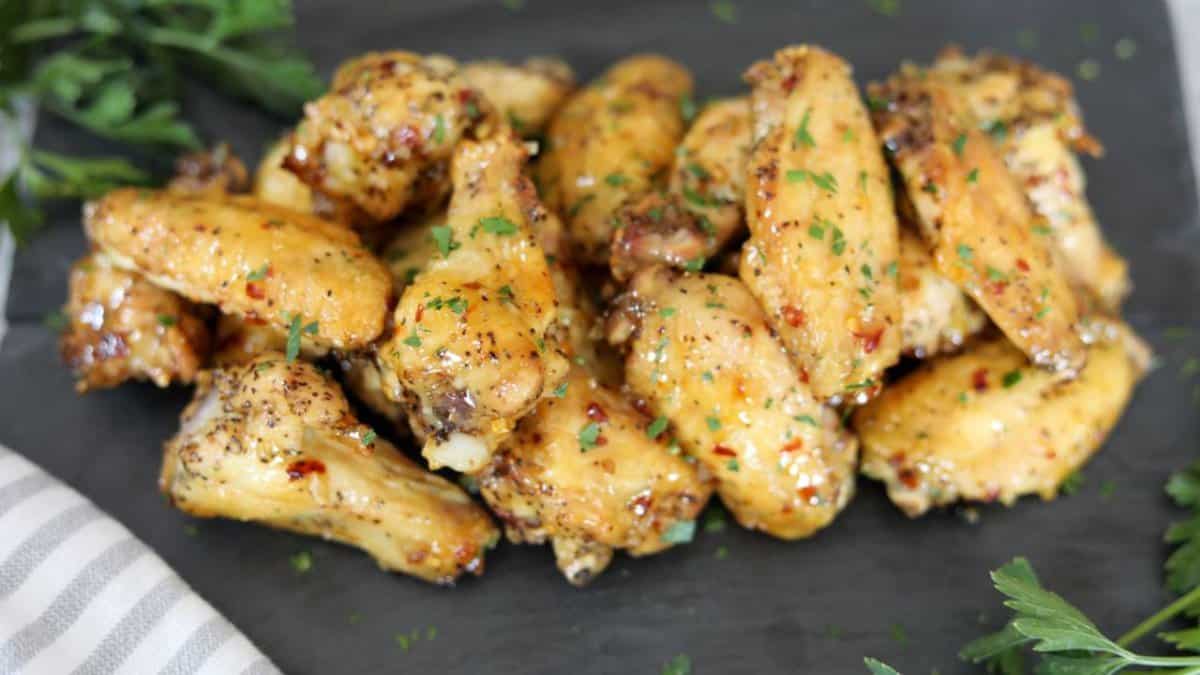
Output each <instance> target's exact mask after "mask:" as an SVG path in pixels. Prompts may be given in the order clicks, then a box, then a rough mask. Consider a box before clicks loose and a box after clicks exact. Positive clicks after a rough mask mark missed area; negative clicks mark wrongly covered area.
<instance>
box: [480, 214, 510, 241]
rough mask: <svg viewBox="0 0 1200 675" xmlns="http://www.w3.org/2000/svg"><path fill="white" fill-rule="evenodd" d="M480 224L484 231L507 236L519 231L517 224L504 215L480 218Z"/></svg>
mask: <svg viewBox="0 0 1200 675" xmlns="http://www.w3.org/2000/svg"><path fill="white" fill-rule="evenodd" d="M479 225H480V226H482V227H483V231H484V232H487V233H489V234H498V235H500V236H505V237H506V236H508V235H510V234H516V233H517V224H516V223H514V222H513V221H511V220H509V219H508V218H505V217H504V216H489V217H487V218H480V219H479Z"/></svg>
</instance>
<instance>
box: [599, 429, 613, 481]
mask: <svg viewBox="0 0 1200 675" xmlns="http://www.w3.org/2000/svg"><path fill="white" fill-rule="evenodd" d="M596 445H597V446H601V445H608V439H607V438H605V437H604V436H597V437H596ZM610 473H611V472H610Z"/></svg>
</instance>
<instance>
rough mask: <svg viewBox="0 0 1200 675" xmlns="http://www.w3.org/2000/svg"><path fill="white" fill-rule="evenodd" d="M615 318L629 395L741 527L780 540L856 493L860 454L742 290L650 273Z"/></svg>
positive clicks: (720, 280)
mask: <svg viewBox="0 0 1200 675" xmlns="http://www.w3.org/2000/svg"><path fill="white" fill-rule="evenodd" d="M618 306H619V307H620V309H619V310H618V311H617V312H616V313H615V314H613V316H612V319H611V321H610V334H609V339H610V340H612V341H613V342H616V343H620V342H624V341H628V342H629V354H628V357H627V361H626V370H625V374H626V378H627V383H628V386H629V387H630V389H632V390H633V392H634V393H636V394H637V395H638V396H640V397H642V398H644V399H645V401H646V403H647V405H648V406H649V407H650V409H651V410H652V411H653V412H654V413H655V414H657V415H661V416H662V417H663V419H664V420H670V422H671V423H672V424H673V426H674V429H675V433H676V438H677V439H678V441H679V443H680V445H681V446H682V448H683V450H685V451H686V452H687V453H688V454H689V455H691V456H692V457H694V458H695V459H696V460H698V461H699V462H700V463H701V464H702V465H703V466H704V467H706V468H707V469H708V470H709V471H710V472H712V473H713V474H715V475H716V477H717V493H718V494H719V495H720V496H721V500H722V501H723V502H724V503H725V506H727V507H728V508H729V510H730V511H731V512H732V513H733V515H734V517H735V518H737V521H738V522H739V523H741V524H742V525H743V526H744V527H747V528H751V529H757V530H762V531H764V532H767V533H768V534H771V535H774V536H776V537H780V538H783V539H796V538H800V537H807V536H810V535H812V534H813V533H814V532H816V531H817V530H819V529H821V528H822V527H824V526H826V525H828V524H829V523H830V522H831V521H832V520H833V518H834V516H836V515H837V513H838V512H839V511H840V510H841V509H842V507H843V506H845V505H846V503H847V502H848V501H849V500H850V497H851V495H852V494H853V492H854V471H855V464H856V461H857V456H858V447H857V443H856V441H855V439H854V437H853V436H851V435H850V434H849V433H847V432H846V431H845V430H844V429H843V428H842V426H841V423H840V421H839V420H838V416H837V414H836V413H835V412H834V411H833V410H832V409H830V408H827V407H825V406H823V405H822V404H821V403H820V401H819V400H817V399H816V398H815V397H814V396H813V394H812V393H811V392H810V391H809V389H808V386H807V385H805V384H804V382H803V381H802V380H801V378H800V374H799V372H797V369H796V368H795V366H794V365H793V364H792V362H791V360H790V359H789V358H788V355H787V353H786V352H785V351H784V349H783V347H782V346H781V345H780V344H779V342H778V341H777V340H776V339H775V336H774V334H773V332H772V329H771V326H770V324H769V323H768V321H767V317H766V316H765V315H764V314H763V312H762V310H761V309H760V308H759V306H758V303H757V302H756V301H755V299H754V296H752V295H751V294H750V292H749V291H748V290H747V289H746V287H745V286H744V285H743V284H742V282H740V281H739V280H737V279H736V278H733V277H726V276H721V275H716V274H701V275H686V276H682V277H678V278H675V273H673V272H670V271H667V270H666V269H665V268H661V267H660V268H647V269H645V270H643V271H642V272H639V273H638V274H637V275H636V276H635V277H634V278H633V280H632V281H631V286H630V290H629V291H628V292H627V293H626V295H624V296H623V297H622V298H621V299H620V300H619V301H618Z"/></svg>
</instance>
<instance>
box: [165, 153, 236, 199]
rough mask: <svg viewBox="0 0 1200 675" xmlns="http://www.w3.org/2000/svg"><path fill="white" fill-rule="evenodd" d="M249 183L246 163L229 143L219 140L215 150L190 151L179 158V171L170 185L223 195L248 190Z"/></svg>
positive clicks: (193, 191)
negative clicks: (232, 149)
mask: <svg viewBox="0 0 1200 675" xmlns="http://www.w3.org/2000/svg"><path fill="white" fill-rule="evenodd" d="M249 184H250V183H249V178H248V176H247V174H246V165H245V164H242V160H240V159H238V158H237V157H236V156H235V155H234V154H233V152H232V151H230V149H229V146H228V145H227V144H225V143H219V144H218V145H217V146H216V147H215V148H213V149H212V150H205V151H201V152H193V153H189V154H186V155H184V156H182V157H180V158H179V159H177V160H176V161H175V175H174V176H172V177H171V182H169V183H168V184H167V189H168V190H173V191H175V192H181V193H186V194H204V195H209V196H213V197H221V196H224V195H229V194H237V193H239V192H245V191H246V189H247V188H248V187H249Z"/></svg>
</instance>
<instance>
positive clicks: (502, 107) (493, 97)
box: [462, 57, 575, 138]
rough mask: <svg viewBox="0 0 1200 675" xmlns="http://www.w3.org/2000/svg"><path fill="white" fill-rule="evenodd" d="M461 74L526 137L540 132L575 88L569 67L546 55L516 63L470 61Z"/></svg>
mask: <svg viewBox="0 0 1200 675" xmlns="http://www.w3.org/2000/svg"><path fill="white" fill-rule="evenodd" d="M462 77H463V80H465V81H466V82H467V84H469V85H470V86H472V87H474V88H475V89H477V90H478V91H479V92H480V93H482V94H483V95H484V96H485V97H486V98H487V99H488V100H489V101H491V103H492V106H493V107H495V108H496V110H497V112H499V113H500V114H501V115H503V116H504V119H505V120H507V121H508V123H509V125H511V126H512V128H513V130H514V131H516V132H517V133H519V134H521V135H522V136H524V137H526V138H529V137H532V136H536V135H538V134H540V133H541V132H542V130H543V129H545V128H546V124H547V123H548V122H549V121H550V117H551V116H552V115H553V114H554V113H555V111H557V110H558V109H559V107H560V106H562V103H563V101H565V100H566V98H567V96H569V95H570V94H571V92H572V91H573V90H574V89H575V73H574V72H573V71H572V70H571V66H569V65H567V63H566V62H565V61H563V60H562V59H555V58H547V57H534V58H531V59H526V60H525V62H524V63H522V64H520V65H512V64H509V63H505V62H503V61H472V62H471V63H468V64H466V65H464V66H463V68H462Z"/></svg>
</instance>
